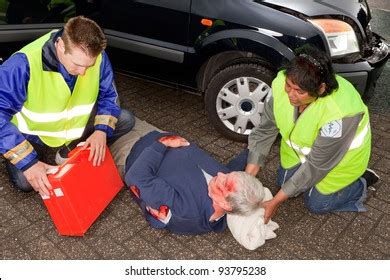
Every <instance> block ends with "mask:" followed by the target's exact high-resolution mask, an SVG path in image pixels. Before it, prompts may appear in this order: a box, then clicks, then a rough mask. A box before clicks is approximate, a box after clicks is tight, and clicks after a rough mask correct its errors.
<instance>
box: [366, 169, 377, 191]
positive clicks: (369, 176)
mask: <svg viewBox="0 0 390 280" xmlns="http://www.w3.org/2000/svg"><path fill="white" fill-rule="evenodd" d="M362 177H363V178H364V179H366V182H367V187H369V186H371V185H373V184H375V183H376V182H378V180H379V176H378V174H376V173H375V171H374V170H371V169H369V168H367V170H366V172H364V174H363V175H362Z"/></svg>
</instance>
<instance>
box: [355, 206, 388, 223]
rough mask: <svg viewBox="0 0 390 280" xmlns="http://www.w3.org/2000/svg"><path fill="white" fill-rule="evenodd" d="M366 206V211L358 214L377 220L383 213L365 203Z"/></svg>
mask: <svg viewBox="0 0 390 280" xmlns="http://www.w3.org/2000/svg"><path fill="white" fill-rule="evenodd" d="M365 206H366V208H367V212H362V213H360V215H362V216H365V217H367V218H370V219H371V220H374V221H377V220H378V219H380V218H381V217H382V215H383V213H382V212H381V211H379V210H378V209H375V208H373V207H371V206H369V205H365Z"/></svg>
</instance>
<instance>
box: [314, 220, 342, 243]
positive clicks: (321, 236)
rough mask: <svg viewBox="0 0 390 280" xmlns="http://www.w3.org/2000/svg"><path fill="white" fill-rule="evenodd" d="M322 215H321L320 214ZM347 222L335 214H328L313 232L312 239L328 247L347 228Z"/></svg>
mask: <svg viewBox="0 0 390 280" xmlns="http://www.w3.org/2000/svg"><path fill="white" fill-rule="evenodd" d="M322 216H323V215H322ZM348 226H349V222H348V221H346V220H344V219H343V218H341V217H338V216H336V215H330V216H329V217H328V219H327V220H326V221H324V222H323V224H322V225H321V226H320V228H319V229H318V230H317V231H316V232H315V233H314V235H315V237H314V239H315V240H316V241H317V243H318V244H319V245H320V246H323V247H326V248H328V247H330V246H332V244H333V243H334V242H335V241H336V239H337V238H338V237H339V236H340V235H341V234H342V233H343V232H344V231H345V230H346V229H348Z"/></svg>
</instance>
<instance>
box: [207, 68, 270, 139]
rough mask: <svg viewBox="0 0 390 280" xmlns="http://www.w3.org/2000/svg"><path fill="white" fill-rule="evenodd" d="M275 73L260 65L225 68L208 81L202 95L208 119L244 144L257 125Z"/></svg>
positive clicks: (222, 132)
mask: <svg viewBox="0 0 390 280" xmlns="http://www.w3.org/2000/svg"><path fill="white" fill-rule="evenodd" d="M274 77H275V73H274V72H273V71H272V70H270V69H268V68H267V67H265V66H262V65H259V64H249V63H243V64H236V65H231V66H228V67H226V68H225V69H223V70H221V71H220V72H218V73H217V74H216V75H215V76H214V77H213V79H211V81H210V83H209V85H208V86H207V89H206V93H205V97H204V100H205V108H206V112H207V115H208V117H209V120H210V121H211V123H212V124H213V125H214V127H215V128H216V129H217V131H219V132H220V133H221V134H223V135H224V136H226V137H228V138H230V139H233V140H235V141H240V142H246V141H247V139H248V135H249V134H250V132H251V130H252V128H253V127H255V126H256V125H258V124H259V123H260V119H261V114H262V112H263V109H264V101H265V99H266V97H267V95H268V93H269V92H270V91H271V82H272V80H273V78H274Z"/></svg>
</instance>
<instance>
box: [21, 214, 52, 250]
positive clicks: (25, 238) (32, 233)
mask: <svg viewBox="0 0 390 280" xmlns="http://www.w3.org/2000/svg"><path fill="white" fill-rule="evenodd" d="M50 225H51V221H50V220H49V219H42V220H39V221H36V222H34V223H33V224H31V225H29V226H27V227H25V228H23V229H21V230H19V231H18V232H16V233H15V234H14V236H15V238H17V239H18V241H19V242H20V243H21V244H23V243H26V242H29V241H31V240H33V239H35V238H38V237H39V236H41V235H43V234H44V232H45V231H46V230H47V229H48V228H49V227H50Z"/></svg>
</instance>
